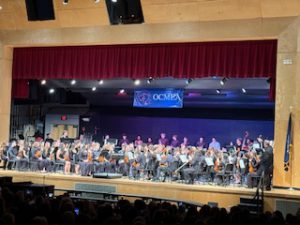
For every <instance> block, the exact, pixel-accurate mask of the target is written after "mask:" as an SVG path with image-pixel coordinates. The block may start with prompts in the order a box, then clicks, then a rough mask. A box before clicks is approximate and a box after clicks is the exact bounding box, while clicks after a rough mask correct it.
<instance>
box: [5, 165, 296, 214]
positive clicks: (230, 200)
mask: <svg viewBox="0 0 300 225" xmlns="http://www.w3.org/2000/svg"><path fill="white" fill-rule="evenodd" d="M0 176H12V177H13V181H14V182H21V181H31V182H33V183H36V184H51V185H55V188H56V189H72V190H74V189H75V187H76V186H78V185H87V186H89V187H93V188H95V187H100V188H101V187H105V188H109V189H114V190H115V192H116V193H122V194H136V195H145V196H152V197H161V198H168V199H177V200H180V201H191V202H198V203H201V204H207V203H208V202H216V203H218V206H219V207H225V208H230V207H231V206H234V205H237V204H239V201H240V197H249V198H250V197H253V196H254V195H255V191H256V189H249V188H244V187H235V186H226V187H224V186H216V185H208V184H205V185H199V184H194V185H189V184H181V183H176V182H165V183H162V182H152V181H136V180H130V179H128V178H119V179H101V178H92V177H82V176H77V175H63V174H59V173H40V172H18V171H7V170H0ZM278 200H279V201H280V200H284V201H293V202H300V191H297V190H286V189H273V190H271V191H268V192H265V210H272V211H273V210H275V209H276V208H277V207H276V202H277V201H278Z"/></svg>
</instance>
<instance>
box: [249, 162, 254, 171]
mask: <svg viewBox="0 0 300 225" xmlns="http://www.w3.org/2000/svg"><path fill="white" fill-rule="evenodd" d="M249 173H254V167H253V165H252V162H251V161H250V162H249Z"/></svg>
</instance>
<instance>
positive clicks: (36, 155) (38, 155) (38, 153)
mask: <svg viewBox="0 0 300 225" xmlns="http://www.w3.org/2000/svg"><path fill="white" fill-rule="evenodd" d="M41 156H42V151H41V150H37V151H36V152H35V153H34V157H36V158H40V157H41Z"/></svg>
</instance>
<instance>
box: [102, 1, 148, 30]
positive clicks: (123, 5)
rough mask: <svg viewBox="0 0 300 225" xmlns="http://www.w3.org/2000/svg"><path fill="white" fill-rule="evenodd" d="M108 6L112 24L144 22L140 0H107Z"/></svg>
mask: <svg viewBox="0 0 300 225" xmlns="http://www.w3.org/2000/svg"><path fill="white" fill-rule="evenodd" d="M106 7H107V11H108V15H109V20H110V23H111V24H112V25H115V24H135V23H143V22H144V15H143V11H142V5H141V2H140V0H118V1H117V2H113V1H111V0H106Z"/></svg>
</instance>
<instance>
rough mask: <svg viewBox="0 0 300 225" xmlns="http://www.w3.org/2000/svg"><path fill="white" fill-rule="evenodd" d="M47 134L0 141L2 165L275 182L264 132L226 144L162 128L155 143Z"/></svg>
mask: <svg viewBox="0 0 300 225" xmlns="http://www.w3.org/2000/svg"><path fill="white" fill-rule="evenodd" d="M50 136H51V135H48V136H47V138H46V139H45V140H43V139H38V140H35V141H32V142H26V141H24V140H21V139H20V140H12V141H11V142H10V143H3V144H2V145H1V146H0V154H1V160H2V161H3V162H4V169H14V170H18V171H41V172H61V171H62V172H63V173H64V174H78V175H81V176H93V174H97V173H118V174H122V176H124V177H128V178H129V179H135V180H152V181H161V182H165V181H174V182H175V181H177V182H184V183H189V184H193V183H209V184H212V183H215V184H219V185H229V184H236V185H241V186H247V187H255V186H257V183H258V182H259V178H260V177H261V176H263V177H264V184H265V186H266V188H267V189H268V188H270V186H271V178H272V171H273V147H272V146H273V142H272V141H270V140H267V139H264V138H263V136H262V135H260V136H259V137H257V138H256V139H255V140H253V139H251V138H250V136H249V132H247V131H246V132H245V135H244V137H243V138H237V139H236V141H235V143H232V142H231V143H229V144H228V145H226V146H222V145H221V144H220V143H219V142H218V140H217V138H216V137H212V138H211V140H210V141H208V140H206V139H205V138H204V137H199V140H198V141H197V142H196V143H195V144H192V143H190V142H189V140H188V137H184V138H183V140H182V141H180V140H179V139H178V135H176V134H174V135H172V136H170V137H171V138H170V139H168V136H167V135H166V134H165V133H161V134H160V136H159V139H158V141H157V143H155V142H154V141H153V139H152V138H150V137H149V138H147V139H145V141H144V140H143V138H142V137H141V136H140V135H138V136H137V137H136V139H135V140H129V139H128V137H127V135H126V134H123V135H122V137H121V139H120V140H118V139H114V138H110V136H109V135H106V136H105V137H104V138H103V141H102V142H101V143H99V142H96V141H92V140H91V139H90V138H85V137H84V135H82V136H81V137H80V138H79V139H76V140H72V139H69V138H68V135H67V131H64V133H63V134H62V136H61V138H60V139H59V140H53V139H52V138H51V137H50Z"/></svg>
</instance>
